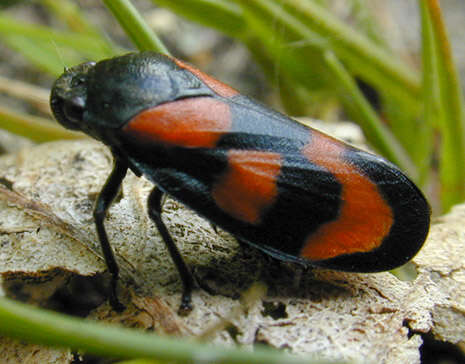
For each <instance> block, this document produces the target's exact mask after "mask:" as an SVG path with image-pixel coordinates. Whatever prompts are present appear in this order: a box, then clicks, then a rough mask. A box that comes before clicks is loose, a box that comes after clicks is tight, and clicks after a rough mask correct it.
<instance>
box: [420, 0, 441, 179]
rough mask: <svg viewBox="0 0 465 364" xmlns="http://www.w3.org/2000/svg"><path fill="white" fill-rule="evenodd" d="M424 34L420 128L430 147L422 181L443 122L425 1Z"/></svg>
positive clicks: (422, 167)
mask: <svg viewBox="0 0 465 364" xmlns="http://www.w3.org/2000/svg"><path fill="white" fill-rule="evenodd" d="M419 8H420V18H421V35H422V57H421V59H422V67H423V70H422V71H423V72H422V73H423V104H424V107H423V108H424V110H423V115H424V117H423V119H424V120H423V125H422V127H421V129H420V130H419V132H420V135H421V136H422V137H420V141H423V142H424V143H425V144H426V145H427V148H428V149H425V150H424V151H425V153H424V160H423V161H421V162H420V163H419V164H418V166H419V171H420V181H423V182H424V181H426V180H427V178H428V175H429V172H430V168H431V163H430V160H431V156H432V153H433V148H432V146H433V127H436V128H439V125H440V124H442V122H441V121H439V118H442V117H443V116H442V115H440V113H439V105H438V100H439V75H438V59H437V51H436V47H435V42H434V35H433V29H432V25H431V19H430V17H429V14H428V11H427V8H426V5H425V2H424V1H420V2H419Z"/></svg>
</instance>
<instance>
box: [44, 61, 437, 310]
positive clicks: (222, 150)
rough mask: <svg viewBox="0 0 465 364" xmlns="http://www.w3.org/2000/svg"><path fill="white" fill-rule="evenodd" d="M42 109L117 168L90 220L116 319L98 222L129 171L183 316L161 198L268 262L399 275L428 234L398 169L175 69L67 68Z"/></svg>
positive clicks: (187, 288)
mask: <svg viewBox="0 0 465 364" xmlns="http://www.w3.org/2000/svg"><path fill="white" fill-rule="evenodd" d="M51 107H52V110H53V113H54V115H55V117H56V119H57V120H58V121H59V122H60V123H61V124H62V125H63V126H65V127H66V128H69V129H74V130H81V131H83V132H85V133H87V134H89V135H90V136H92V137H94V138H95V139H98V140H100V141H102V142H104V143H105V144H106V145H108V147H109V148H110V149H111V151H112V154H113V156H114V169H113V171H112V173H111V175H110V176H109V177H108V180H107V182H106V184H105V186H104V187H103V189H102V192H101V193H100V195H99V197H98V199H97V203H96V207H95V212H94V217H95V222H96V226H97V232H98V236H99V240H100V243H101V245H102V249H103V252H104V255H105V259H106V263H107V265H108V268H109V271H110V272H111V273H112V275H113V291H112V296H111V297H110V301H111V303H112V304H113V306H114V307H120V303H119V301H118V299H117V296H116V282H117V278H118V266H117V264H116V261H115V259H114V256H113V252H112V249H111V247H110V244H109V242H108V239H107V235H106V232H105V228H104V224H103V222H104V218H105V214H106V211H107V210H108V208H109V206H110V205H111V203H112V201H113V199H114V198H115V196H116V194H117V191H118V189H119V187H120V185H121V182H122V180H123V179H124V177H125V175H126V172H127V170H128V169H131V170H132V171H133V172H134V173H135V174H136V175H138V176H141V175H144V176H145V177H146V178H148V179H149V180H150V181H152V182H153V183H154V184H155V185H156V188H154V189H153V191H152V193H151V194H150V196H149V198H148V212H149V215H150V217H151V218H152V219H153V221H154V222H155V224H156V225H157V227H158V229H159V231H160V234H161V236H162V237H163V240H164V242H165V243H166V245H167V248H168V249H169V251H170V254H171V256H172V258H173V261H174V263H175V264H176V266H177V268H178V270H179V272H180V274H181V278H182V281H183V285H184V293H183V299H182V305H181V307H182V308H183V309H184V310H188V309H189V308H190V298H191V290H192V286H193V279H192V276H191V274H190V273H189V269H188V268H187V267H186V265H185V264H184V261H183V259H182V257H181V255H180V254H179V252H178V250H177V248H176V246H175V244H174V242H173V241H172V239H171V237H170V234H169V232H168V230H167V229H166V227H165V225H164V224H163V221H162V218H161V212H162V206H161V205H162V202H161V201H162V197H163V194H168V195H170V196H172V197H174V198H175V199H177V200H179V201H181V202H182V203H184V204H186V205H187V206H189V207H191V208H192V209H193V210H195V211H196V212H198V213H199V214H200V215H202V216H203V217H205V218H207V219H208V220H210V221H211V222H212V223H213V224H214V225H217V226H219V227H221V228H223V229H224V230H226V231H228V232H230V233H231V234H233V235H234V236H235V237H237V239H238V240H239V241H241V242H244V243H247V244H249V245H251V246H253V247H255V248H258V249H260V250H262V251H264V252H265V253H268V254H270V255H271V256H273V257H275V258H277V259H281V260H285V261H294V262H298V263H302V264H305V265H311V266H319V267H326V268H331V269H337V270H342V271H349V272H378V271H384V270H389V269H392V268H395V267H398V266H400V265H402V264H404V263H406V262H407V261H409V260H410V259H411V258H412V257H413V256H414V255H415V254H416V253H417V252H418V250H419V249H420V248H421V246H422V245H423V242H424V241H425V238H426V235H427V233H428V229H429V223H430V208H429V206H428V203H427V201H426V200H425V198H424V196H423V195H422V193H421V192H420V190H419V189H418V188H417V187H416V186H415V185H414V184H413V183H412V182H411V181H410V180H409V179H408V178H407V177H406V176H405V174H403V173H402V172H401V171H400V170H399V169H398V168H397V167H396V166H394V165H393V164H391V163H389V162H387V161H386V160H384V159H382V158H380V157H378V156H375V155H373V154H370V153H367V152H364V151H361V150H359V149H356V148H354V147H351V146H349V145H347V144H345V143H343V142H340V141H338V140H336V139H333V138H331V137H329V136H327V135H325V134H323V133H321V132H318V131H316V130H314V129H311V128H308V127H306V126H303V125H301V124H299V123H297V122H296V121H294V120H292V119H290V118H289V117H287V116H285V115H283V114H281V113H278V112H276V111H273V110H271V109H269V108H267V107H265V106H263V105H262V104H260V103H258V102H256V101H254V100H252V99H250V98H248V97H247V96H243V95H241V94H239V93H238V92H237V91H236V90H235V89H233V88H231V87H230V86H227V85H225V84H223V83H221V82H220V81H217V80H215V79H213V78H212V77H210V76H208V75H206V74H204V73H202V72H201V71H199V70H197V69H195V68H193V67H192V66H190V65H187V64H185V63H183V62H181V61H179V60H177V59H175V58H171V57H167V56H164V55H161V54H158V53H154V52H143V53H131V54H127V55H124V56H121V57H116V58H112V59H108V60H104V61H101V62H98V63H93V62H90V63H84V64H81V65H79V66H76V67H73V68H71V69H68V70H66V71H65V72H64V74H63V75H62V76H61V77H60V78H59V79H58V80H57V81H56V82H55V84H54V86H53V89H52V94H51Z"/></svg>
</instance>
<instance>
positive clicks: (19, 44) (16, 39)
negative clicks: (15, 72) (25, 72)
mask: <svg viewBox="0 0 465 364" xmlns="http://www.w3.org/2000/svg"><path fill="white" fill-rule="evenodd" d="M0 37H1V36H0ZM2 40H3V42H4V43H5V44H6V45H7V46H9V47H10V48H11V49H14V50H16V51H18V52H19V53H21V54H22V56H23V57H24V58H26V59H27V60H28V61H29V62H31V64H33V65H35V66H36V67H37V68H39V69H41V70H42V71H44V72H47V73H49V74H51V75H53V76H58V75H60V74H61V73H62V72H63V67H64V65H63V62H70V61H71V59H72V58H74V57H69V53H66V54H67V55H68V56H67V57H65V53H62V54H61V56H62V58H59V57H58V53H57V52H56V49H55V48H54V45H53V44H52V43H50V42H49V41H43V40H33V39H30V38H28V37H26V36H22V35H7V36H3V37H2ZM65 64H66V63H65ZM67 64H73V63H67Z"/></svg>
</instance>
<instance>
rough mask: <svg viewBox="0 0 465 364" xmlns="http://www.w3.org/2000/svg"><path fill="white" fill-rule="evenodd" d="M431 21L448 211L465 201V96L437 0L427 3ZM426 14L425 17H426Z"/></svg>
mask: <svg viewBox="0 0 465 364" xmlns="http://www.w3.org/2000/svg"><path fill="white" fill-rule="evenodd" d="M424 1H425V5H426V12H427V14H428V16H429V19H430V20H431V30H432V33H433V38H432V39H433V40H434V48H435V50H436V57H437V66H438V76H439V82H438V85H439V103H440V105H439V107H440V113H441V115H442V116H443V117H442V118H441V120H442V121H443V122H442V123H441V125H440V127H441V138H442V141H441V161H440V166H439V168H440V179H441V190H442V191H441V192H442V194H441V200H442V207H443V209H444V210H445V211H447V210H448V209H449V208H450V207H451V206H452V205H454V204H455V203H457V202H460V201H463V200H464V199H465V119H464V105H463V94H462V90H461V88H460V82H459V76H458V73H457V70H456V68H455V65H454V60H453V57H452V50H451V47H450V43H449V40H448V36H447V30H446V28H445V25H444V21H443V18H442V14H441V8H440V6H439V1H438V0H424ZM426 12H425V14H426Z"/></svg>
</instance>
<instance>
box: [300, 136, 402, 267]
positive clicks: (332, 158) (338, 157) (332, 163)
mask: <svg viewBox="0 0 465 364" xmlns="http://www.w3.org/2000/svg"><path fill="white" fill-rule="evenodd" d="M313 133H314V134H313V137H312V141H311V143H310V144H308V145H307V146H306V147H305V148H304V150H303V153H304V155H305V156H306V157H307V158H308V159H309V160H310V161H311V162H312V163H316V164H318V165H320V166H323V167H325V168H326V169H328V170H329V171H330V172H331V173H333V174H334V176H335V177H336V179H337V180H338V181H339V182H340V183H341V185H342V194H341V200H342V201H341V202H342V205H341V209H340V213H339V217H338V218H337V219H336V220H334V221H331V222H329V223H327V224H325V225H323V226H321V227H320V228H319V229H318V230H317V231H316V232H314V233H313V234H311V235H310V236H309V237H308V239H307V241H306V242H305V245H304V247H303V249H302V251H301V255H302V256H303V257H305V258H308V259H310V260H322V259H329V258H334V257H337V256H339V255H343V254H352V253H356V252H369V251H371V250H373V249H375V248H377V247H379V246H380V245H381V244H382V241H383V239H384V238H385V237H386V235H388V234H389V230H390V228H391V226H392V223H393V217H392V210H391V208H390V207H389V205H388V204H387V203H386V201H385V200H384V199H383V197H382V196H381V195H380V193H379V191H378V188H377V187H376V185H375V184H374V183H373V182H372V181H370V180H369V179H368V178H367V177H366V176H364V175H363V174H361V173H360V171H359V170H358V169H357V168H356V167H355V166H353V165H351V164H350V162H348V161H346V160H344V159H343V158H342V154H343V152H344V148H345V146H344V145H343V144H342V143H340V142H338V141H336V140H334V139H332V138H328V137H327V136H320V133H318V132H313Z"/></svg>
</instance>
